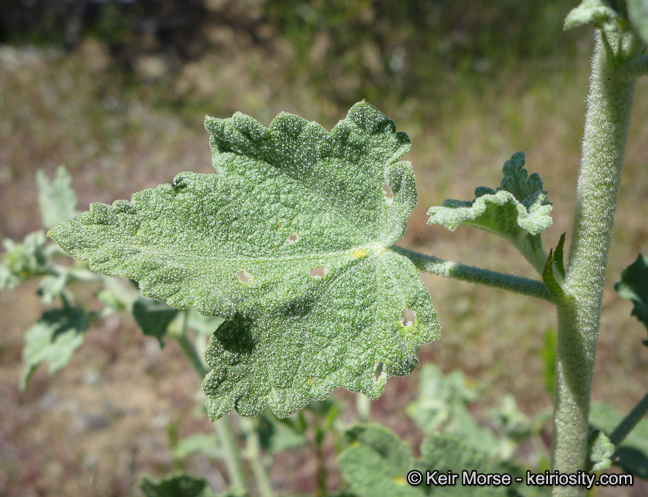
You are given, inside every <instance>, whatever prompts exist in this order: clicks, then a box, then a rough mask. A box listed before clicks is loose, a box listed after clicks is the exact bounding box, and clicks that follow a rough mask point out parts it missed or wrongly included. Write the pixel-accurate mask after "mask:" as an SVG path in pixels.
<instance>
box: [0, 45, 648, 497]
mask: <svg viewBox="0 0 648 497" xmlns="http://www.w3.org/2000/svg"><path fill="white" fill-rule="evenodd" d="M282 50H283V51H282ZM290 56H291V55H290V48H289V47H279V48H278V49H277V50H276V51H275V57H274V58H271V59H268V57H267V54H264V53H261V52H259V51H257V50H256V49H255V48H254V47H249V53H248V54H247V55H246V56H245V57H241V56H240V54H238V56H237V54H235V53H232V54H231V56H230V58H229V59H225V60H222V59H219V58H217V57H210V58H206V59H205V60H204V61H202V64H197V63H196V64H192V65H188V66H186V67H185V68H184V69H183V70H182V72H181V74H178V75H176V76H177V77H176V78H174V80H173V84H170V85H166V86H164V87H159V86H156V84H153V83H152V84H147V85H145V84H142V85H141V87H140V86H138V85H133V84H131V85H130V86H124V85H122V84H121V82H120V79H119V77H117V76H115V75H111V74H110V73H109V72H106V71H107V69H108V67H109V61H108V58H107V56H106V54H105V53H104V52H103V50H102V48H101V46H99V45H96V44H94V43H91V42H89V43H86V44H85V45H84V46H83V47H82V50H81V51H80V52H79V53H77V54H76V55H74V56H71V57H68V58H63V57H61V56H60V55H59V54H56V53H50V54H45V53H42V52H37V51H32V50H14V49H11V48H2V49H0V67H1V70H0V115H2V120H1V122H0V143H2V146H1V147H0V206H1V208H2V217H1V218H0V238H4V237H10V238H14V239H22V237H23V236H24V235H26V234H27V233H29V232H30V231H32V230H34V229H37V228H38V227H39V217H38V210H37V201H36V191H35V186H34V173H35V171H36V170H37V169H39V168H44V169H45V170H46V171H48V172H49V173H50V174H51V173H52V172H53V171H54V169H55V167H56V166H57V165H58V164H60V163H64V164H66V165H67V166H68V168H69V169H70V171H71V172H72V173H73V175H74V179H73V186H74V188H75V190H76V191H77V193H78V196H79V201H80V207H81V208H84V209H85V208H86V207H87V206H88V204H89V203H90V202H91V201H103V202H110V201H112V200H114V199H117V198H129V197H130V195H131V194H132V193H133V192H135V191H137V190H139V189H142V188H146V187H151V186H154V185H156V184H158V183H161V182H165V181H170V180H171V178H173V176H174V175H175V174H176V173H177V172H179V171H181V170H193V171H198V172H208V171H209V170H210V168H211V165H210V156H209V150H208V146H207V139H206V134H205V132H204V130H203V129H202V119H203V115H204V114H205V113H209V114H212V115H217V116H226V115H229V114H231V113H232V111H233V110H241V111H243V112H246V113H248V114H251V115H253V116H254V117H256V118H258V119H259V120H260V121H261V122H263V123H264V124H267V123H268V122H269V121H270V120H271V118H272V117H273V116H274V115H275V114H276V113H278V112H279V111H281V110H288V111H292V112H295V113H299V114H301V115H303V116H305V117H306V118H308V119H314V120H319V121H320V122H322V123H324V124H325V125H326V126H329V127H330V126H331V125H333V124H334V123H335V122H336V121H337V120H338V119H340V118H341V117H342V116H343V114H344V109H340V108H338V107H337V106H336V105H334V104H332V103H331V102H329V101H322V102H319V103H318V101H317V99H316V98H315V96H314V94H313V92H312V91H311V90H309V89H308V88H303V87H300V86H299V82H298V81H297V82H295V81H294V79H295V78H293V81H290V80H289V79H282V76H281V70H282V64H281V60H282V57H284V58H286V57H287V58H290ZM525 69H527V70H528V71H530V72H529V74H524V73H522V71H520V73H519V74H518V73H512V74H511V76H510V82H509V83H510V86H509V91H503V90H502V89H501V88H500V89H499V90H498V91H493V93H492V94H490V93H489V94H483V93H480V94H476V93H474V92H471V91H470V89H469V88H465V87H462V89H460V90H458V91H457V92H456V93H452V92H450V93H448V95H447V98H445V99H443V100H442V101H438V102H418V101H416V100H414V99H413V100H411V101H406V102H405V103H399V104H396V103H392V102H393V99H390V97H389V96H386V97H385V104H384V105H382V104H381V102H372V103H374V104H377V105H378V106H379V107H380V108H381V110H382V111H383V112H385V113H386V114H387V115H390V116H391V117H392V118H394V119H395V120H396V122H397V123H398V124H399V129H401V130H404V131H407V132H408V133H409V134H410V136H411V137H412V140H413V143H414V146H413V149H412V152H411V153H410V154H409V156H408V159H409V160H411V161H412V162H413V164H414V167H415V170H416V173H417V181H418V185H419V186H418V188H419V202H420V205H419V206H418V207H417V209H416V211H415V212H414V214H413V216H412V218H411V220H410V230H409V231H408V234H407V235H406V237H405V239H404V240H403V242H402V243H403V245H406V246H409V247H413V248H416V249H418V250H421V251H425V252H428V253H433V254H435V255H437V256H440V257H445V258H449V259H454V260H458V261H461V262H465V263H469V264H473V265H479V266H483V267H489V268H493V269H498V270H503V271H509V272H513V273H516V274H521V275H527V276H533V275H532V273H531V272H530V270H529V268H528V267H527V265H526V264H525V262H524V261H523V260H522V258H521V257H519V256H517V254H516V253H514V251H513V250H512V249H511V248H509V247H508V246H507V245H506V244H505V243H503V242H501V241H499V240H494V239H492V237H490V236H488V235H486V234H484V233H480V232H475V231H474V230H473V231H471V230H469V229H461V228H460V229H459V230H458V231H457V232H455V233H449V232H448V231H447V230H445V229H444V228H440V227H428V226H427V225H426V224H425V221H426V216H425V211H426V209H427V207H429V206H430V205H433V204H438V203H440V202H442V201H443V200H444V199H445V198H461V199H469V198H472V193H473V190H474V188H475V187H477V186H480V185H488V186H496V185H497V184H498V183H499V180H500V172H501V166H502V164H503V162H504V161H505V160H506V159H508V158H509V157H510V155H511V154H512V153H514V152H515V151H517V150H524V151H525V152H526V153H527V164H528V168H529V171H530V172H539V173H540V174H541V176H542V178H543V179H544V181H545V187H546V189H547V190H549V192H550V193H549V199H550V200H551V201H552V202H553V204H554V220H555V221H554V226H552V227H551V228H550V229H549V230H548V231H547V234H546V237H545V240H546V241H547V243H555V242H557V240H558V238H559V236H560V234H561V233H562V232H565V231H567V232H568V233H569V231H570V218H571V212H572V209H573V204H574V185H575V180H576V175H577V168H578V157H579V143H580V135H581V131H582V122H583V117H582V116H583V113H584V109H585V103H584V100H585V95H586V88H587V76H588V73H587V61H586V60H583V61H582V64H581V65H580V66H579V67H576V68H573V69H569V70H566V69H560V70H555V71H552V70H549V69H547V68H546V67H545V68H533V67H530V68H525ZM143 70H145V69H143ZM297 79H298V78H297ZM332 84H335V82H332ZM477 86H479V85H477ZM169 92H171V94H172V95H171V96H172V97H173V98H174V100H173V101H174V102H175V103H174V104H173V105H170V104H164V99H165V98H166V97H165V95H167V96H168V95H169ZM174 92H175V93H174ZM185 93H187V94H191V95H193V96H192V97H191V99H188V104H187V105H183V104H182V99H181V98H179V97H178V95H183V94H185ZM647 103H648V84H647V82H646V81H642V82H641V83H640V84H639V85H638V91H637V102H636V104H635V115H634V116H633V121H632V125H631V129H630V140H629V147H628V153H627V160H626V166H625V168H626V170H625V176H624V178H623V181H622V184H621V192H620V202H619V207H618V217H617V225H616V228H615V238H614V241H613V245H612V249H611V253H610V263H609V274H610V277H609V283H608V285H607V287H606V294H605V299H604V304H603V306H604V314H603V319H602V326H601V337H600V343H599V350H598V362H597V367H596V371H595V383H594V398H595V399H601V400H605V401H606V402H608V403H610V404H613V405H615V406H617V407H618V408H619V409H620V410H622V411H626V410H627V409H629V408H630V407H631V406H632V405H633V403H634V402H636V401H637V400H638V399H639V398H640V397H641V396H642V395H643V394H644V393H645V391H646V390H648V377H647V376H646V370H647V366H648V351H647V350H646V349H645V348H643V347H640V346H639V345H640V339H641V338H644V337H645V330H643V329H642V328H641V326H640V325H639V324H638V323H637V322H636V321H635V320H634V319H631V318H630V317H629V311H630V304H629V303H628V302H626V301H623V300H622V299H620V298H619V297H618V296H617V295H616V294H615V293H614V291H613V290H612V284H613V283H614V282H615V281H617V279H618V274H619V272H620V270H621V269H622V268H624V267H625V266H626V265H627V264H629V263H630V262H631V261H632V260H634V258H635V257H636V254H637V252H638V251H640V250H642V249H643V250H646V246H647V244H648V226H647V225H646V222H645V219H646V217H647V215H648V203H647V202H646V199H647V198H648V181H646V179H647V175H646V172H647V171H648V158H647V156H646V149H645V144H646V143H648V105H646V104H647ZM201 105H202V107H201ZM421 108H425V109H427V110H425V111H424V112H423V111H421ZM424 279H425V281H426V283H427V284H428V288H429V290H430V294H431V296H432V299H433V302H434V303H435V306H436V308H437V310H438V312H439V316H440V319H441V323H442V327H443V332H444V337H443V339H442V340H441V341H439V342H437V343H435V344H433V345H430V346H427V347H425V348H424V349H423V350H422V352H421V358H422V360H424V361H434V362H435V363H437V364H439V365H440V367H441V368H442V369H443V370H444V371H450V370H452V369H454V368H461V369H463V370H464V371H465V372H466V374H468V375H469V376H470V377H472V378H474V379H475V380H476V381H479V382H485V383H487V384H488V385H489V386H490V388H489V390H488V394H487V395H486V396H485V397H484V398H483V399H482V401H481V402H480V404H479V405H478V406H477V412H481V411H483V410H484V409H485V408H486V407H488V406H491V405H494V404H496V403H497V402H498V401H499V400H500V399H501V397H502V396H503V395H504V394H505V393H513V394H514V395H516V396H517V398H518V402H519V404H520V406H521V408H522V409H523V411H524V412H526V413H527V414H530V415H532V414H535V413H536V412H538V411H539V410H540V409H543V408H546V407H548V406H550V404H551V399H550V397H549V395H548V394H547V392H546V391H545V389H544V386H543V382H542V370H543V367H544V366H543V363H542V360H541V357H540V354H539V350H540V349H541V347H542V343H543V337H544V334H545V332H546V331H547V330H551V329H553V328H554V327H555V317H554V314H553V311H552V308H551V306H549V305H547V304H544V303H538V302H535V301H531V300H530V299H526V298H523V297H520V296H514V295H509V294H505V293H502V292H498V291H487V290H486V289H484V288H478V287H473V286H470V285H467V284H464V283H458V282H454V281H447V280H443V279H441V278H437V277H433V276H429V275H425V276H424ZM34 290H35V287H34V285H26V286H24V287H22V288H20V289H18V290H16V291H13V292H5V293H3V294H1V295H0V313H1V315H2V316H3V320H2V324H1V325H0V327H1V329H2V332H1V334H0V336H1V338H0V359H1V361H0V364H1V365H0V399H2V400H1V401H0V418H1V419H2V426H1V427H0V467H1V468H2V470H1V471H0V493H2V494H3V495H6V496H21V497H22V496H40V495H61V496H62V495H88V496H90V495H97V496H122V495H130V494H131V493H132V492H133V490H132V488H133V485H134V484H135V481H136V478H137V477H138V475H140V474H142V473H144V472H146V473H150V474H154V475H163V474H165V473H168V472H170V471H172V470H173V469H174V468H177V467H178V466H177V464H176V463H174V462H173V461H172V459H171V456H170V452H169V449H168V443H169V433H172V432H173V431H175V432H177V434H178V435H180V436H184V435H188V434H190V433H192V432H196V431H204V432H207V431H209V430H210V427H209V423H208V422H207V421H206V419H205V416H204V415H201V414H199V415H198V416H194V415H193V414H191V413H192V410H193V409H194V406H195V405H196V396H195V395H194V393H195V392H198V390H199V385H198V383H197V382H196V381H195V379H194V377H193V373H192V372H191V370H190V369H189V368H188V367H187V366H186V364H185V363H184V361H183V358H182V356H181V354H180V352H179V350H177V349H176V348H175V347H174V346H173V344H171V345H169V346H168V347H166V348H165V349H163V350H159V349H158V348H157V345H156V343H155V341H154V340H153V339H145V338H143V337H141V336H140V335H139V334H138V333H137V332H136V330H135V328H134V326H133V324H132V323H131V322H129V321H128V320H126V319H116V318H111V319H110V320H108V321H106V322H104V323H103V324H101V325H100V326H97V327H95V328H94V329H93V330H91V332H90V333H89V335H88V339H87V340H86V343H85V344H84V346H83V347H82V348H81V350H80V351H79V353H78V354H77V355H76V356H75V358H74V359H73V361H72V363H71V364H70V366H69V367H68V368H66V369H65V370H64V371H63V372H61V373H60V374H57V375H56V376H54V377H48V376H47V375H46V374H45V373H44V372H43V371H40V372H39V373H38V374H36V376H35V378H34V380H33V382H32V385H31V387H30V390H29V391H28V392H27V393H25V394H21V393H19V392H18V391H17V388H16V385H17V381H18V377H19V373H20V368H21V365H20V351H21V348H22V343H21V342H22V338H21V337H22V332H23V330H24V329H25V328H26V327H27V326H28V325H29V324H31V323H32V322H33V321H34V320H35V319H36V318H37V317H38V314H39V308H40V303H39V301H38V299H37V297H36V296H35V295H34ZM416 378H417V374H416V373H415V374H414V375H413V376H412V377H411V378H410V379H395V380H391V381H390V383H389V384H388V387H387V390H386V393H385V395H384V396H383V397H382V398H381V399H380V400H378V401H377V402H376V403H375V406H374V420H376V421H381V422H385V423H386V424H387V425H388V426H389V427H391V428H392V429H394V430H396V431H398V432H399V433H401V434H402V435H404V436H405V437H406V438H407V439H408V440H410V441H412V442H414V441H415V440H417V439H419V438H420V433H419V432H418V431H417V429H416V428H415V427H414V425H413V424H412V422H411V421H410V420H409V419H408V418H407V417H406V415H405V413H404V407H405V405H406V404H407V402H409V401H410V400H412V399H413V397H414V395H415V381H416ZM337 395H338V398H339V399H340V401H341V402H343V403H344V404H345V405H346V406H348V410H347V414H346V415H345V416H346V419H348V420H349V421H351V420H352V419H353V407H352V404H353V402H354V398H353V396H352V395H350V394H348V393H345V392H341V393H339V394H337ZM329 462H330V463H331V464H332V465H333V464H334V462H333V461H332V460H331V461H329ZM187 464H188V467H189V469H190V470H191V471H193V472H195V473H198V474H201V475H202V476H204V477H206V478H208V479H209V480H210V482H211V483H212V484H213V485H214V486H215V488H220V489H222V488H223V486H224V479H223V478H224V477H223V468H222V466H221V465H219V464H209V463H208V462H207V461H206V459H204V458H200V457H193V458H191V459H190V460H189V461H188V462H187ZM313 475H314V463H313V460H312V458H311V457H310V454H309V453H307V452H303V451H302V452H299V453H296V454H295V453H293V454H286V455H283V456H281V457H280V458H278V459H276V461H275V465H274V468H273V472H272V477H273V481H274V483H275V484H276V485H277V488H278V489H280V490H281V491H290V492H298V491H310V490H312V482H313V481H314V476H313ZM624 491H625V490H621V489H614V490H610V489H608V490H604V489H600V491H599V492H598V493H597V495H600V496H605V495H615V496H621V495H628V496H630V495H645V492H646V491H648V490H647V487H646V486H645V485H644V486H637V487H636V488H635V489H634V490H628V492H627V493H623V492H624ZM136 494H137V492H135V493H133V495H136Z"/></svg>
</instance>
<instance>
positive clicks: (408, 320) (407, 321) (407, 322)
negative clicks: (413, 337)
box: [401, 309, 416, 327]
mask: <svg viewBox="0 0 648 497" xmlns="http://www.w3.org/2000/svg"><path fill="white" fill-rule="evenodd" d="M415 322H416V313H415V312H414V311H413V310H412V309H403V312H401V324H402V325H403V326H406V327H407V326H412V325H413V324H414V323H415Z"/></svg>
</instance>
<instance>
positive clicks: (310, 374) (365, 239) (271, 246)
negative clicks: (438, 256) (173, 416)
mask: <svg viewBox="0 0 648 497" xmlns="http://www.w3.org/2000/svg"><path fill="white" fill-rule="evenodd" d="M206 127H207V130H208V131H209V133H210V135H211V137H210V143H211V147H212V156H213V162H214V166H215V167H216V169H217V172H218V174H195V173H181V174H179V175H177V176H176V178H175V179H174V180H173V183H172V184H171V185H168V184H166V185H161V186H158V187H157V188H155V189H150V190H143V191H141V192H138V193H136V194H135V195H134V196H133V198H132V200H131V202H126V201H116V202H115V203H113V205H112V206H108V205H105V204H98V203H95V204H92V205H91V206H90V210H89V211H87V212H84V213H82V214H81V215H79V217H78V218H77V220H72V221H64V222H62V223H60V224H57V225H56V226H54V227H53V228H52V229H51V230H50V234H51V236H52V237H53V238H54V239H55V240H56V241H57V242H59V244H60V245H61V246H62V247H63V249H64V250H66V251H67V252H68V253H69V254H70V255H72V256H73V257H75V258H78V259H83V260H88V261H89V262H90V267H91V268H92V269H94V270H96V271H99V272H102V273H104V274H108V275H111V276H122V277H126V278H131V279H134V280H136V281H138V283H139V287H140V290H141V291H142V292H143V293H144V294H145V295H147V296H149V297H152V298H155V299H158V300H162V301H163V302H166V303H167V304H169V305H171V306H173V307H176V308H187V307H189V306H194V307H195V308H196V309H197V310H198V311H199V312H200V313H201V314H203V315H211V316H220V317H222V318H225V319H228V320H229V321H228V322H227V323H225V324H223V325H222V326H220V327H219V328H218V330H217V331H216V332H215V334H214V335H213V337H212V339H211V342H210V345H209V347H208V350H207V352H206V359H207V362H208V364H209V366H211V368H212V371H211V372H210V373H209V375H208V376H207V377H206V378H205V381H204V383H203V388H204V390H205V392H206V394H207V408H208V412H209V415H210V418H212V419H215V418H218V417H220V416H222V415H223V414H225V413H227V412H229V411H230V410H231V409H233V408H234V409H236V410H238V411H239V412H240V413H241V414H244V415H256V414H258V413H260V412H261V411H262V410H263V408H264V407H265V406H270V407H271V408H272V409H273V410H274V411H275V413H277V414H278V415H279V416H287V415H288V414H290V413H292V412H294V411H296V410H297V409H299V408H301V407H304V406H305V405H306V404H307V403H308V402H309V401H310V400H314V399H323V398H325V397H327V396H328V395H329V394H330V393H331V391H332V390H333V389H334V388H336V387H339V386H342V387H344V388H347V389H348V390H351V391H360V392H362V393H364V394H365V395H367V396H369V397H371V398H376V397H377V396H379V395H380V393H381V392H382V390H383V388H384V385H385V381H386V379H387V377H388V376H391V375H404V374H408V373H409V372H411V371H412V369H414V367H416V365H417V359H416V356H415V347H416V346H417V345H419V344H422V343H427V342H430V341H432V340H435V339H436V338H438V335H439V331H438V321H437V317H436V314H435V311H434V308H433V307H432V304H431V302H430V298H429V294H428V292H427V289H426V288H425V285H424V284H423V282H422V280H421V278H420V276H419V274H418V272H417V270H416V269H415V267H414V265H413V264H412V263H411V262H410V261H409V260H408V259H406V258H404V257H402V256H400V255H398V254H396V253H395V252H393V251H391V250H389V247H390V246H391V245H392V244H394V243H395V242H396V241H398V240H399V239H400V238H401V236H402V235H403V232H404V230H405V228H406V222H407V217H408V216H409V213H410V212H411V210H412V208H413V207H414V205H415V204H416V189H415V185H414V175H413V172H412V167H411V165H410V164H409V163H407V162H399V159H400V157H401V156H402V155H403V154H404V153H405V152H406V151H407V150H408V149H409V139H408V138H407V135H405V134H404V133H397V132H396V130H395V125H394V123H393V121H391V120H389V119H388V118H386V117H385V116H384V115H383V114H381V113H380V112H379V111H378V110H376V109H375V108H374V107H372V106H370V105H368V104H366V103H359V104H356V105H355V106H354V107H353V108H352V109H351V110H350V111H349V113H348V115H347V117H346V119H344V120H343V121H341V122H340V123H338V125H337V126H336V127H335V128H334V129H333V130H332V131H331V132H327V131H326V130H325V129H324V128H322V127H321V126H319V125H318V124H316V123H310V122H307V121H306V120H304V119H302V118H300V117H298V116H295V115H292V114H285V113H283V114H280V115H279V116H277V118H276V119H275V120H274V121H273V122H272V123H271V125H270V127H269V128H265V127H263V126H262V125H261V124H259V123H258V122H256V121H255V120H254V119H252V118H250V117H248V116H245V115H243V114H240V113H237V114H235V115H234V116H233V117H232V118H230V119H213V118H207V119H206ZM386 186H388V187H389V193H390V194H389V195H388V194H387V193H386V191H387V189H386Z"/></svg>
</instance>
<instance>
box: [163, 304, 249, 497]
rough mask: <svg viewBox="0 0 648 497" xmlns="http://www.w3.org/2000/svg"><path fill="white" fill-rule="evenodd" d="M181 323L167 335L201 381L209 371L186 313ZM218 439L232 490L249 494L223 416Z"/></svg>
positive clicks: (231, 432) (227, 421) (238, 453)
mask: <svg viewBox="0 0 648 497" xmlns="http://www.w3.org/2000/svg"><path fill="white" fill-rule="evenodd" d="M181 319H182V321H181V323H180V324H179V325H176V326H173V325H172V326H170V327H169V329H168V333H169V335H170V336H172V337H173V338H174V339H175V341H176V343H177V344H178V345H179V346H180V349H181V350H182V352H183V354H184V355H185V357H186V358H187V360H188V361H189V363H190V364H191V366H192V368H193V370H194V371H195V372H196V375H197V376H198V378H199V379H200V380H201V381H202V379H203V378H204V377H205V376H206V375H207V373H209V369H207V366H205V363H204V362H203V361H202V359H201V358H200V355H199V354H198V351H197V350H196V347H195V346H194V343H193V342H192V341H191V340H189V337H188V336H187V328H186V325H187V311H182V316H181ZM214 427H215V428H216V433H217V434H218V438H219V439H220V441H221V443H222V444H223V448H224V449H225V462H226V464H227V470H228V473H229V476H230V478H231V479H232V490H233V491H234V492H235V493H237V494H247V493H249V486H248V482H247V476H246V474H245V465H244V464H243V459H242V458H241V451H240V449H239V444H238V440H237V438H236V433H234V428H233V427H232V418H231V417H230V416H223V417H222V418H220V419H218V420H216V422H215V423H214Z"/></svg>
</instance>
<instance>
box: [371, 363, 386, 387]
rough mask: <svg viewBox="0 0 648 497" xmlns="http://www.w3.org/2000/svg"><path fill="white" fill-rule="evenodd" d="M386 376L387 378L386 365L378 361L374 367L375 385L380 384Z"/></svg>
mask: <svg viewBox="0 0 648 497" xmlns="http://www.w3.org/2000/svg"><path fill="white" fill-rule="evenodd" d="M385 376H387V372H386V371H385V363H384V362H382V361H378V362H377V363H376V365H375V366H374V370H373V381H374V383H378V382H379V381H380V380H382V379H383V378H384V377H385Z"/></svg>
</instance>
